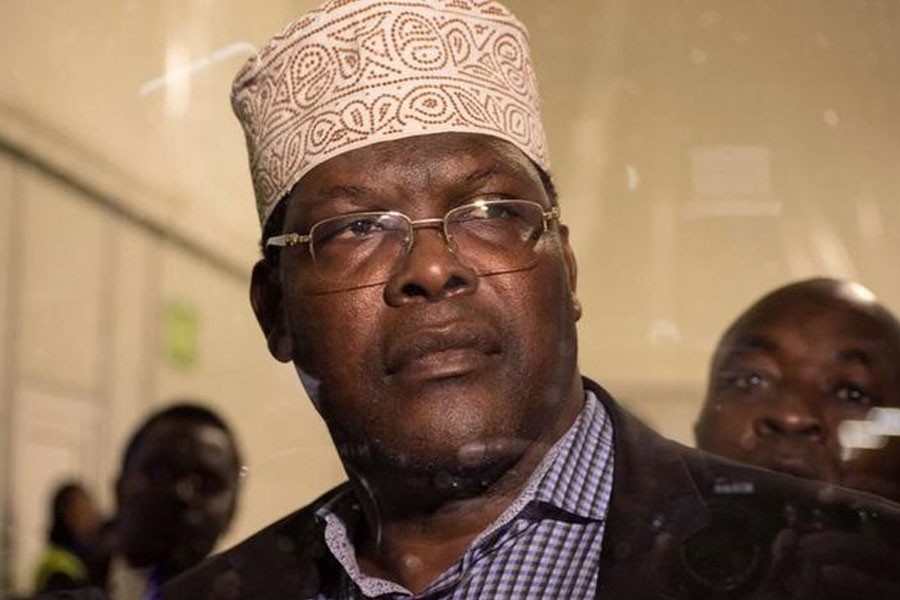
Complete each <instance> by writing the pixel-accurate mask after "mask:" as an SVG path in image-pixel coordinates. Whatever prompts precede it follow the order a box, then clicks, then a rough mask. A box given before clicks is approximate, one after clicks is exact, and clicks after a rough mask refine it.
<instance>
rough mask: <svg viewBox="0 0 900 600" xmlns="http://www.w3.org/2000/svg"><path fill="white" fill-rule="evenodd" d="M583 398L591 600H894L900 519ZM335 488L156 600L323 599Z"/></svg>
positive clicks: (879, 503) (880, 503)
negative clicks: (591, 411)
mask: <svg viewBox="0 0 900 600" xmlns="http://www.w3.org/2000/svg"><path fill="white" fill-rule="evenodd" d="M585 386H586V387H587V388H588V389H591V390H592V391H593V392H594V393H595V394H596V395H597V397H598V398H599V399H600V401H601V402H602V403H603V405H604V406H605V408H606V410H607V411H608V413H609V415H610V417H611V418H612V422H613V432H614V433H613V436H614V454H615V469H614V482H613V491H612V498H611V500H610V506H609V512H608V515H607V525H606V530H605V533H604V539H603V550H602V553H601V563H600V571H599V580H598V590H597V598H602V599H628V600H641V599H645V598H647V599H649V598H654V599H657V598H679V599H703V600H707V599H709V600H715V599H718V598H722V599H725V598H728V599H742V598H754V599H760V600H769V599H776V598H811V599H812V598H815V599H816V600H819V599H820V598H835V599H837V598H840V599H841V600H852V599H854V598H865V600H875V599H876V598H885V599H887V598H892V599H894V600H896V599H897V598H900V594H898V590H900V583H898V579H900V575H898V574H897V573H896V572H894V571H900V505H896V504H893V503H891V502H888V501H886V500H881V499H879V498H876V497H874V496H870V495H866V494H860V493H855V492H850V491H848V490H843V489H836V488H834V487H833V486H826V485H823V484H820V483H817V482H813V481H807V480H801V479H797V478H794V477H789V476H786V475H781V474H776V473H772V472H769V471H765V470H761V469H755V468H752V467H747V466H744V465H740V464H738V463H734V462H730V461H726V460H723V459H720V458H717V457H713V456H711V455H708V454H705V453H702V452H699V451H697V450H693V449H691V448H686V447H684V446H681V445H679V444H676V443H675V442H672V441H669V440H666V439H664V438H662V437H661V436H659V435H658V434H656V433H655V432H653V431H652V430H650V429H649V428H647V427H646V426H645V425H643V424H642V423H641V422H639V421H638V420H637V419H636V418H634V417H633V416H631V415H630V414H629V413H627V412H626V411H624V410H623V409H621V408H620V407H619V406H618V405H616V403H615V402H614V401H613V400H612V398H611V397H610V396H609V395H608V394H607V393H606V392H605V391H604V390H603V389H602V388H600V386H598V385H597V384H595V383H593V382H591V381H589V380H585ZM346 485H347V484H346V483H345V484H343V485H342V486H339V487H338V488H335V489H334V490H332V491H331V492H329V493H327V494H325V495H324V496H323V497H322V498H320V499H318V500H317V501H315V502H313V503H312V504H311V505H309V506H307V507H305V508H303V509H300V510H299V511H297V512H295V513H293V514H291V515H289V516H287V517H285V518H283V519H281V520H280V521H278V522H276V523H274V524H273V525H270V526H269V527H267V528H265V529H263V530H262V531H260V532H259V533H257V534H255V535H253V536H251V537H250V538H249V539H247V540H246V541H244V542H242V543H240V544H238V545H237V546H236V547H234V548H232V549H231V550H228V551H225V552H223V553H221V554H218V555H216V556H213V557H211V558H209V559H207V560H206V561H204V562H203V563H201V564H200V565H199V566H197V567H196V568H194V569H192V570H190V571H189V572H187V573H184V574H182V575H181V576H179V577H178V578H176V579H175V580H174V581H172V582H170V583H169V584H168V585H166V586H165V587H164V589H163V598H165V599H167V600H168V599H172V600H206V599H215V600H237V599H241V600H282V599H294V598H297V599H299V598H307V597H310V596H313V595H315V593H316V592H317V591H318V590H319V589H321V588H323V587H324V588H326V589H327V588H328V587H330V585H331V584H333V583H334V581H335V580H336V578H337V577H338V575H339V572H340V571H339V569H340V567H339V566H338V565H337V563H336V562H335V561H334V559H332V558H331V556H330V554H329V552H328V549H327V547H326V546H325V543H324V540H323V536H322V531H321V527H320V526H319V525H318V524H317V522H316V519H315V517H314V514H315V511H316V510H317V508H318V507H319V506H321V505H322V503H323V502H326V501H327V500H328V499H329V498H330V497H332V496H333V495H334V494H335V493H337V492H338V491H339V490H342V489H344V487H346ZM857 567H859V568H858V569H857ZM561 600H570V599H561Z"/></svg>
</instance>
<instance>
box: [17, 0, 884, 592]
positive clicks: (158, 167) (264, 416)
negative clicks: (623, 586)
mask: <svg viewBox="0 0 900 600" xmlns="http://www.w3.org/2000/svg"><path fill="white" fill-rule="evenodd" d="M313 4H315V3H313V2H308V1H306V2H287V1H269V2H265V3H259V2H250V1H249V0H244V1H230V2H213V1H212V0H167V1H165V2H141V1H139V0H130V1H129V0H122V1H117V2H114V1H111V0H106V1H102V0H85V1H82V2H78V3H60V2H54V1H52V0H8V1H7V2H5V3H4V4H3V6H2V8H0V17H2V18H0V57H2V58H0V76H2V81H4V85H3V86H0V142H2V143H0V269H2V271H0V312H2V314H4V315H5V317H4V319H3V320H2V322H0V336H2V341H0V415H3V417H4V422H5V423H7V427H2V426H0V435H3V436H5V437H4V439H2V440H0V448H2V449H3V450H0V452H3V453H5V454H6V457H5V458H4V457H3V456H0V484H3V488H4V489H5V490H8V492H7V496H8V500H7V501H5V502H2V503H0V511H2V512H0V518H3V519H4V520H5V522H6V523H7V524H12V525H13V526H15V527H16V528H17V529H16V530H15V531H14V535H13V536H12V538H13V542H14V545H13V546H12V549H13V550H15V551H16V554H15V555H14V556H13V558H14V559H15V562H14V563H13V564H15V565H16V575H17V577H18V578H19V583H20V585H21V584H22V583H23V582H24V579H23V578H24V577H25V574H26V573H27V572H28V570H29V568H30V567H29V561H30V560H31V555H30V554H29V553H30V552H32V551H33V548H34V547H35V544H36V543H37V541H36V540H38V539H39V536H40V528H41V527H42V526H43V521H42V519H43V516H42V514H41V512H40V509H41V508H42V507H40V506H38V505H39V504H40V500H39V499H38V498H37V497H34V498H30V499H28V498H29V497H28V496H27V495H28V494H32V493H38V492H39V491H40V490H41V489H43V487H46V486H48V485H50V482H49V477H50V475H51V474H55V473H56V471H40V470H41V469H42V465H41V464H40V461H42V460H43V461H47V460H53V461H55V464H58V466H59V465H61V467H60V469H62V468H63V467H65V468H68V467H69V466H71V468H73V469H74V468H77V469H80V470H81V471H82V472H83V473H84V475H85V476H86V477H88V478H89V480H90V481H91V482H92V483H93V484H94V485H95V487H96V489H97V492H98V493H99V494H101V497H102V498H103V500H104V502H106V504H107V505H108V504H109V501H110V498H109V488H108V486H109V477H110V474H111V473H112V470H113V469H114V467H115V464H116V461H117V459H118V456H117V455H118V451H119V449H120V445H121V443H122V440H123V439H124V437H125V436H126V435H127V433H128V432H129V430H130V429H131V427H133V425H134V424H135V422H136V421H137V419H138V418H139V415H140V414H142V412H143V411H145V410H147V409H148V408H150V407H152V406H154V405H156V404H158V403H160V402H162V401H165V400H167V399H170V398H172V397H175V396H183V395H190V396H197V397H201V398H205V399H208V400H209V401H211V402H213V403H214V404H215V405H216V406H217V407H219V408H221V410H222V411H223V412H224V413H225V414H226V415H227V416H228V417H229V418H230V419H231V420H232V421H233V422H234V423H235V424H236V426H237V429H238V432H239V434H240V437H241V440H242V442H243V446H244V449H245V453H246V455H247V459H248V461H247V462H248V465H249V472H248V476H247V478H246V482H245V483H246V490H245V494H244V497H243V503H242V504H243V509H242V511H241V513H240V516H239V519H238V522H237V523H236V525H235V528H234V530H233V532H232V534H231V536H230V537H229V540H228V541H233V540H236V539H239V538H240V537H243V536H244V535H246V534H247V533H249V532H250V531H252V530H254V529H256V528H258V527H259V526H260V525H262V524H263V523H265V522H268V521H270V520H272V519H274V518H275V517H277V516H278V515H280V514H283V513H284V512H286V511H288V510H290V509H291V508H292V507H294V506H296V505H298V504H299V503H301V502H303V501H305V500H308V499H310V498H311V497H312V496H313V495H315V494H316V493H318V492H319V491H321V490H323V489H325V488H326V487H327V486H328V485H330V484H331V483H333V482H334V481H336V480H338V479H339V478H340V477H341V472H340V468H339V466H338V464H337V462H336V460H335V458H334V453H333V451H332V450H331V449H330V446H329V444H328V442H327V436H326V434H325V431H324V429H323V427H322V426H321V424H320V422H319V421H318V419H317V418H316V415H315V414H314V411H312V410H311V408H310V407H309V405H308V403H307V401H306V400H305V397H304V396H303V394H302V392H301V391H300V390H299V389H298V386H297V383H296V378H295V375H294V373H293V372H292V370H291V369H290V367H285V366H283V365H279V364H277V363H275V362H274V361H272V360H271V359H270V358H269V356H268V354H267V353H266V351H265V347H264V343H263V340H262V337H261V336H260V335H259V333H258V332H257V329H256V325H255V323H254V321H253V318H252V315H251V313H250V310H249V307H248V304H247V300H246V296H247V292H246V278H247V273H248V270H249V267H250V265H251V264H252V262H253V261H254V259H255V257H256V252H257V250H256V238H257V235H258V232H257V229H256V227H255V226H254V225H253V222H254V218H255V217H254V212H253V208H252V203H251V198H252V192H251V188H250V184H249V178H248V176H247V170H246V165H245V159H244V147H243V140H242V139H241V134H240V130H239V127H238V125H237V124H236V122H235V121H234V119H233V118H232V116H231V114H230V109H229V106H228V103H227V93H228V88H229V85H230V79H231V77H232V76H233V74H234V72H235V71H236V69H237V68H238V67H239V65H240V64H241V63H242V61H243V60H244V58H245V57H246V55H247V52H248V51H247V50H246V46H245V44H248V43H249V44H252V45H258V44H260V43H262V42H263V41H264V40H265V39H266V38H267V37H268V36H269V35H271V34H272V33H274V32H275V31H277V30H278V29H279V28H280V27H281V26H282V25H283V24H284V23H285V22H286V21H287V20H288V19H289V18H290V17H291V16H293V15H295V14H297V13H298V12H299V11H301V10H302V9H303V8H305V7H310V6H312V5H313ZM509 5H510V6H511V7H512V8H513V9H514V10H515V11H516V12H518V14H519V15H520V16H521V18H522V19H523V21H525V22H526V24H527V25H528V26H529V28H530V30H531V34H532V44H533V51H534V57H535V63H536V67H537V70H538V75H539V77H540V80H541V87H542V92H543V96H544V114H545V120H546V125H547V129H548V135H549V139H550V148H551V159H552V162H553V165H554V173H555V177H556V179H557V183H558V186H559V188H560V191H561V196H562V205H563V211H564V218H565V220H566V221H568V222H569V223H570V225H571V227H572V238H573V243H574V246H575V250H576V254H577V255H578V257H579V261H580V276H579V294H580V296H581V299H582V301H583V304H584V305H585V316H584V318H583V320H582V322H581V324H580V333H581V339H580V343H581V365H582V368H583V371H584V372H585V373H587V374H590V375H592V376H594V377H596V378H598V379H599V380H601V381H602V382H604V383H605V384H607V385H608V386H609V387H610V388H611V389H612V390H613V391H614V392H616V393H617V394H618V395H620V396H621V398H622V399H623V400H624V401H625V402H626V403H627V404H629V405H630V406H632V407H634V408H635V410H636V411H637V412H639V413H640V414H642V415H644V416H645V417H646V418H647V419H648V420H649V421H651V422H652V423H653V424H654V425H656V426H657V427H659V428H660V429H661V430H662V431H663V432H665V433H667V434H669V435H671V436H674V437H676V438H677V439H679V440H681V441H685V442H690V441H691V436H690V425H691V422H692V419H693V415H694V414H695V412H696V410H697V406H698V402H699V398H700V397H701V395H702V388H703V383H704V377H705V368H706V362H707V360H708V356H709V354H710V352H711V349H712V347H713V345H714V343H715V340H716V337H717V336H718V334H719V332H720V331H721V330H722V329H723V328H724V327H725V325H726V324H727V323H728V322H729V320H730V319H732V318H733V317H734V316H735V315H736V314H737V312H738V311H740V310H741V309H742V308H743V307H744V306H746V305H747V304H748V303H749V302H750V301H751V300H752V299H753V298H755V297H757V296H758V295H760V294H762V293H763V292H765V291H766V290H768V289H770V288H772V287H773V286H776V285H778V284H781V283H783V282H786V281H788V280H791V279H795V278H799V277H805V276H809V275H814V274H829V275H836V276H846V277H853V278H857V279H859V280H860V281H862V282H863V283H865V284H867V285H869V286H870V287H872V288H873V289H874V291H875V292H876V293H877V294H879V295H880V296H881V297H882V299H883V300H884V301H885V302H886V303H887V304H888V305H889V306H890V307H892V308H893V309H894V310H895V311H900V277H898V275H897V273H898V270H897V266H896V258H895V257H896V256H898V254H900V229H898V227H897V223H900V200H898V197H897V194H898V190H900V168H898V167H897V156H900V119H898V117H897V115H898V114H900V2H897V1H896V0H869V1H866V0H797V1H795V2H790V3H785V2H782V3H773V2H768V1H765V0H757V1H752V0H751V1H748V0H677V1H671V2H658V1H653V0H604V1H595V0H579V1H567V2H554V3H548V2H537V1H534V0H518V1H512V0H510V2H509ZM223 48H230V49H231V50H227V51H224V55H225V56H224V58H223V57H222V56H223V51H222V49H223ZM217 52H218V54H217ZM229 52H233V54H231V55H229ZM210 57H212V58H210ZM204 60H205V61H206V62H205V63H203V64H205V65H206V66H204V67H203V68H199V69H195V70H194V71H193V73H192V75H190V76H189V77H180V76H178V73H179V72H180V71H179V69H181V70H182V71H183V69H184V67H185V66H187V65H189V64H191V63H192V61H194V64H197V63H196V61H204ZM167 69H168V73H169V76H170V78H169V83H168V84H167V85H166V86H164V87H161V88H159V89H156V90H154V91H149V92H147V93H141V90H142V86H144V85H145V84H147V83H148V82H152V81H153V80H154V79H155V78H158V77H160V76H162V75H164V74H165V73H167ZM17 154H24V155H25V158H23V157H22V156H19V157H16V155H17ZM32 159H34V160H36V161H37V162H38V163H39V164H41V165H45V166H46V167H48V168H49V169H50V171H52V172H54V173H61V174H63V175H65V176H70V177H71V178H72V179H73V181H75V182H76V183H78V184H79V185H82V186H86V187H87V188H90V189H88V190H85V189H81V190H79V189H77V186H76V187H73V186H71V185H67V184H61V183H59V182H58V181H55V180H54V179H53V178H52V177H51V176H50V175H48V173H46V172H43V171H41V170H40V169H36V168H35V167H34V166H32V164H31V160H32ZM92 198H93V199H92ZM98 198H99V200H98ZM111 207H112V208H111ZM123 211H124V213H126V215H127V216H122V215H121V214H118V213H120V212H123ZM181 240H187V241H188V243H189V244H195V247H194V250H193V251H186V250H185V248H184V245H183V244H181V243H180V241H181ZM202 256H206V257H211V260H210V259H203V258H202ZM211 261H212V262H211ZM171 302H178V303H181V304H183V305H186V306H189V307H191V308H192V309H193V310H195V311H196V314H197V340H198V346H197V348H198V353H197V356H198V359H197V361H196V362H195V364H193V365H192V366H190V367H187V368H182V367H177V366H176V365H174V364H172V363H171V362H170V361H169V360H168V359H167V358H166V355H165V354H164V353H163V352H162V350H161V346H162V336H163V335H164V332H163V328H162V326H161V321H162V317H161V315H162V311H163V309H164V307H165V306H167V305H168V304H170V303H171ZM73 403H74V404H73ZM73 406H74V407H75V408H73ZM78 407H80V409H79V408H78ZM42 411H43V412H42ZM69 412H72V413H73V414H75V415H78V416H77V417H73V418H69V419H61V417H62V416H63V415H69ZM79 419H80V420H79ZM60 420H62V421H63V423H62V424H60V423H59V421H60ZM82 421H84V423H82ZM10 424H16V426H15V427H11V426H9V425H10ZM85 427H89V428H90V431H91V432H96V435H92V436H91V437H90V438H89V439H87V440H85V439H83V438H82V437H79V433H78V432H79V431H80V430H82V429H84V428H85ZM14 431H15V432H16V434H15V435H16V436H18V437H16V438H15V439H12V438H10V437H9V436H10V434H11V433H12V432H14ZM23 431H24V432H25V433H22V432H23ZM23 457H24V458H23ZM29 457H31V458H29ZM53 457H57V458H53ZM60 457H62V458H60ZM26 459H28V460H31V461H32V462H30V463H23V462H22V461H23V460H26ZM57 459H59V460H57ZM60 460H61V461H62V462H60ZM35 461H37V462H35ZM66 461H69V462H66ZM39 471H40V472H42V473H44V475H42V476H37V475H32V473H38V472H39ZM26 502H31V503H32V506H30V507H29V506H28V505H27V504H26ZM0 548H3V545H2V544H0ZM2 559H3V557H2V556H0V564H3V563H4V561H3V560H2ZM6 562H7V564H8V561H6ZM0 585H2V583H0Z"/></svg>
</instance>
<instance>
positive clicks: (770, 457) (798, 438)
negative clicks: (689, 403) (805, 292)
mask: <svg viewBox="0 0 900 600" xmlns="http://www.w3.org/2000/svg"><path fill="white" fill-rule="evenodd" d="M884 331H885V329H884V323H883V322H881V321H879V320H877V319H875V318H872V317H871V316H870V315H867V314H865V313H864V312H862V311H860V310H859V309H858V308H854V307H853V306H850V305H848V304H846V303H843V302H840V301H836V300H835V301H830V302H823V301H818V302H815V303H810V302H805V301H796V302H793V303H791V302H782V303H779V304H777V305H775V304H773V305H772V306H771V307H769V308H768V309H766V310H758V311H755V313H754V314H751V316H750V317H749V318H745V319H744V320H743V322H741V323H739V325H738V326H737V327H736V328H735V329H734V330H733V331H732V333H731V334H730V335H729V336H728V338H727V339H726V340H724V341H723V343H722V345H721V346H720V349H719V351H718V352H717V356H716V359H715V363H714V365H713V369H712V374H711V377H710V382H709V390H708V395H707V402H706V406H705V407H704V410H703V413H702V414H701V417H700V420H699V422H698V424H697V430H696V432H697V442H698V445H699V446H700V447H701V448H703V449H704V450H709V451H711V452H715V453H717V454H721V455H724V456H727V457H729V458H733V459H735V460H739V461H742V462H747V463H750V464H755V465H758V466H762V467H767V468H771V469H775V470H779V471H784V472H787V473H791V474H794V475H799V476H803V477H809V478H814V479H821V480H825V481H829V482H833V483H838V484H841V485H847V486H850V487H856V488H859V489H863V490H867V491H872V492H875V493H878V494H881V495H885V496H889V497H892V498H897V499H900V482H898V477H900V444H898V443H897V441H896V440H894V441H892V442H890V443H889V445H888V447H887V448H885V449H883V450H877V451H862V452H857V453H855V455H854V456H853V457H852V458H850V459H849V460H844V459H842V456H841V446H840V443H839V439H838V426H839V425H840V423H841V422H842V421H843V420H845V419H863V418H865V416H866V413H867V412H868V410H869V409H870V408H871V407H872V406H894V407H896V406H900V381H898V371H900V362H898V359H900V356H898V350H897V348H896V345H895V342H891V340H890V339H888V338H887V337H886V335H885V333H884Z"/></svg>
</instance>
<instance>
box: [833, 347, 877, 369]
mask: <svg viewBox="0 0 900 600" xmlns="http://www.w3.org/2000/svg"><path fill="white" fill-rule="evenodd" d="M837 358H838V361H840V362H843V363H853V364H858V365H861V366H863V367H866V368H871V367H872V366H873V365H874V364H875V362H876V359H875V356H874V354H873V353H872V352H868V351H866V350H864V349H862V348H847V349H844V350H841V351H840V352H838V355H837Z"/></svg>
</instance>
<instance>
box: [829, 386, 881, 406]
mask: <svg viewBox="0 0 900 600" xmlns="http://www.w3.org/2000/svg"><path fill="white" fill-rule="evenodd" d="M835 396H837V397H838V399H839V400H843V401H844V402H847V403H848V404H853V405H857V406H872V405H874V404H875V401H874V399H873V398H872V396H870V395H869V394H868V392H866V391H865V390H863V389H862V388H860V387H858V386H856V385H853V384H850V383H843V384H840V385H838V386H837V388H836V389H835Z"/></svg>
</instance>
